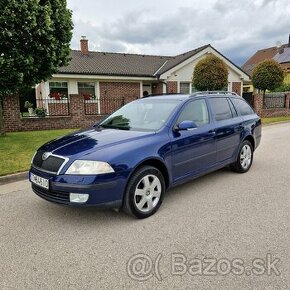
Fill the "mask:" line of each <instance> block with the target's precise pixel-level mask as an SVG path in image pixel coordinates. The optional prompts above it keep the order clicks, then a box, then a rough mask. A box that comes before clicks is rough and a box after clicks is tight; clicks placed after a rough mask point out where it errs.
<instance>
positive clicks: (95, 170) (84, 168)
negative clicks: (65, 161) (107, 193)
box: [65, 160, 115, 175]
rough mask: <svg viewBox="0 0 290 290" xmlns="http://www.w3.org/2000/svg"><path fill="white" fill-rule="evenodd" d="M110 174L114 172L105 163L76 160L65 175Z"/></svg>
mask: <svg viewBox="0 0 290 290" xmlns="http://www.w3.org/2000/svg"><path fill="white" fill-rule="evenodd" d="M111 172H115V171H114V169H113V168H112V167H111V166H110V165H109V164H108V163H107V162H102V161H89V160H76V161H74V162H73V164H72V165H71V166H70V167H69V168H68V170H67V171H66V173H65V174H81V175H95V174H104V173H111Z"/></svg>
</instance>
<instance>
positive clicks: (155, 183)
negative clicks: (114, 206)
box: [123, 166, 165, 218]
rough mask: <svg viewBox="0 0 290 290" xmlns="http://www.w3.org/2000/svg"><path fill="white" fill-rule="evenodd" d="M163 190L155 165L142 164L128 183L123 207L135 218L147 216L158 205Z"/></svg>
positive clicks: (162, 180) (161, 179)
mask: <svg viewBox="0 0 290 290" xmlns="http://www.w3.org/2000/svg"><path fill="white" fill-rule="evenodd" d="M164 192H165V182H164V178H163V175H162V173H161V172H160V171H159V170H158V169H157V168H155V167H152V166H143V167H141V168H140V169H138V170H137V171H136V172H135V173H134V174H133V176H132V177H131V179H130V181H129V183H128V186H127V189H126V193H125V197H124V202H123V209H124V211H125V212H127V213H129V214H131V215H134V216H135V217H137V218H147V217H149V216H151V215H153V214H154V213H155V212H156V211H157V210H158V208H159V207H160V205H161V203H162V200H163V194H164Z"/></svg>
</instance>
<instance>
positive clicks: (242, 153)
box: [230, 140, 254, 173]
mask: <svg viewBox="0 0 290 290" xmlns="http://www.w3.org/2000/svg"><path fill="white" fill-rule="evenodd" d="M253 153H254V150H253V146H252V144H251V142H250V141H248V140H245V141H244V142H243V143H242V146H241V148H240V150H239V154H238V157H237V160H236V162H234V163H232V164H231V165H230V168H231V170H232V171H234V172H238V173H245V172H247V171H248V170H249V169H250V168H251V166H252V163H253V157H254V155H253Z"/></svg>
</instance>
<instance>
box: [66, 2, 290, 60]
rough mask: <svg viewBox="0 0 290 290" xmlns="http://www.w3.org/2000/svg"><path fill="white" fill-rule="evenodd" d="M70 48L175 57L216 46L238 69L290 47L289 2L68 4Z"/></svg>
mask: <svg viewBox="0 0 290 290" xmlns="http://www.w3.org/2000/svg"><path fill="white" fill-rule="evenodd" d="M67 2H68V7H69V8H70V9H71V10H72V11H73V22H74V32H73V39H72V43H71V47H72V48H73V49H79V40H80V38H81V36H82V35H85V36H87V38H88V39H89V49H90V50H97V51H107V52H127V53H141V54H153V55H176V54H180V53H183V52H186V51H189V50H192V49H194V48H197V47H199V46H202V45H205V44H211V45H212V46H213V47H215V48H216V49H217V50H218V51H220V52H221V53H222V54H224V55H225V56H226V57H228V58H229V59H230V60H232V61H233V62H234V63H236V64H237V65H242V64H243V63H244V62H245V61H246V60H247V59H248V58H249V57H250V56H251V55H253V54H254V53H255V52H256V51H257V50H258V49H261V48H265V47H271V46H275V45H276V44H277V42H279V41H280V42H281V43H287V42H288V35H289V34H290V0H243V1H241V0H240V1H238V0H202V1H201V0H146V1H140V0H139V1H138V0H122V1H121V0H120V1H118V0H82V1H80V0H67Z"/></svg>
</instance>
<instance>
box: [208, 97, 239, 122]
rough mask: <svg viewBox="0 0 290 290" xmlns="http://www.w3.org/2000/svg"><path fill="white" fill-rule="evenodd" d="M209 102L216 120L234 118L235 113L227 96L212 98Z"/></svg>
mask: <svg viewBox="0 0 290 290" xmlns="http://www.w3.org/2000/svg"><path fill="white" fill-rule="evenodd" d="M209 103H210V107H211V110H212V114H213V117H214V119H215V120H216V121H222V120H227V119H230V118H233V113H232V111H231V108H230V105H229V103H228V101H227V99H226V98H210V99H209Z"/></svg>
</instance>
